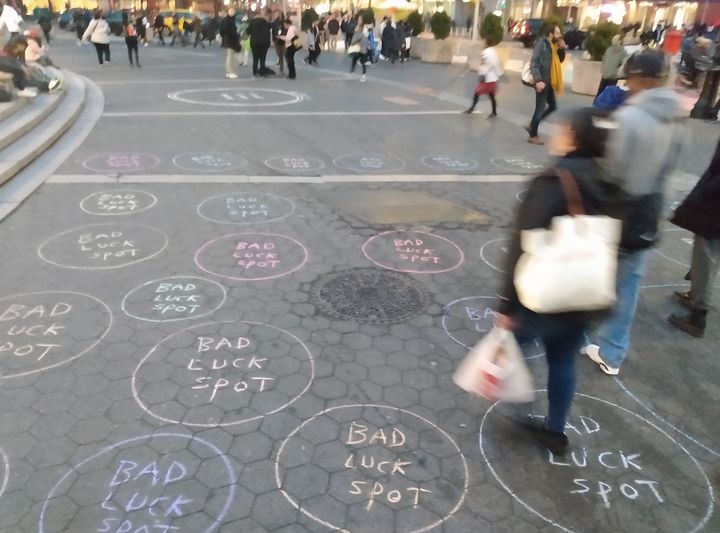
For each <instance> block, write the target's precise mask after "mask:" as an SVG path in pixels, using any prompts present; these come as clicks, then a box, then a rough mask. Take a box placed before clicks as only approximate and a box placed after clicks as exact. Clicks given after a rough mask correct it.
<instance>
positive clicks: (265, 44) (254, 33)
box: [249, 11, 272, 76]
mask: <svg viewBox="0 0 720 533" xmlns="http://www.w3.org/2000/svg"><path fill="white" fill-rule="evenodd" d="M249 32H250V49H251V50H252V56H253V76H265V75H267V66H266V65H265V61H266V59H267V53H268V49H269V48H270V38H271V36H272V27H271V26H270V22H268V19H267V18H266V16H265V14H264V13H263V12H262V11H260V12H258V13H257V14H256V15H255V17H254V18H253V19H252V20H251V21H250V29H249Z"/></svg>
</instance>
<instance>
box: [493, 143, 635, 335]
mask: <svg viewBox="0 0 720 533" xmlns="http://www.w3.org/2000/svg"><path fill="white" fill-rule="evenodd" d="M555 167H559V168H563V169H566V170H568V171H570V173H571V174H572V175H573V176H574V177H575V181H576V182H577V184H578V187H579V189H580V194H581V195H582V200H583V207H584V209H585V213H586V214H588V215H607V216H610V217H613V218H617V219H622V214H623V200H624V194H623V193H622V191H621V190H620V189H619V188H618V187H617V186H615V185H613V184H611V183H609V182H608V181H607V180H606V179H605V171H604V170H603V169H602V167H600V165H599V164H598V163H597V161H595V159H593V158H590V157H584V156H582V155H580V154H569V155H567V156H565V157H563V158H561V159H559V160H558V161H556V163H555ZM567 214H568V209H567V199H566V197H565V193H564V192H563V188H562V185H561V184H560V180H559V178H558V177H557V175H556V174H555V173H554V172H553V170H552V169H549V170H547V171H546V172H544V173H542V174H540V175H539V176H538V177H536V178H535V179H534V180H533V181H532V182H531V183H530V188H529V189H528V191H527V195H526V196H525V200H524V201H523V202H522V205H521V206H520V207H519V209H518V215H517V221H516V224H515V228H514V230H513V233H512V235H511V237H510V247H509V250H508V256H507V262H506V264H505V279H504V281H503V289H502V291H501V293H500V296H502V297H503V298H504V300H503V301H502V302H501V303H500V308H499V312H500V313H502V314H505V315H510V316H513V315H515V314H516V313H517V311H518V310H520V309H521V308H522V304H521V303H520V302H519V300H518V295H517V292H516V290H515V280H514V278H515V267H516V265H517V262H518V260H519V259H520V256H521V255H522V248H521V246H520V233H521V231H522V230H526V229H536V228H549V227H550V222H551V221H552V219H553V218H554V217H558V216H563V215H567ZM602 315H603V313H597V312H591V313H586V312H577V313H562V314H558V315H557V316H558V317H561V318H562V319H564V320H568V321H573V322H575V323H577V322H590V321H592V320H595V319H598V318H601V317H602Z"/></svg>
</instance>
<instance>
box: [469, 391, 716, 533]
mask: <svg viewBox="0 0 720 533" xmlns="http://www.w3.org/2000/svg"><path fill="white" fill-rule="evenodd" d="M537 392H544V391H542V390H540V391H537ZM589 400H592V401H593V402H597V403H599V404H602V405H601V407H600V408H595V409H588V408H587V405H588V404H589V403H590V402H589ZM497 405H498V403H495V404H493V405H492V406H490V408H489V409H488V410H487V412H486V413H485V416H483V419H482V422H481V423H480V451H481V453H482V456H483V459H484V460H485V464H486V466H487V467H488V469H489V470H490V472H491V473H492V475H493V476H494V477H495V479H496V480H497V482H498V483H499V484H500V485H501V486H502V488H503V489H504V490H505V491H506V492H507V493H508V494H510V496H511V497H512V498H513V499H514V500H515V501H516V502H517V503H519V504H520V505H522V506H523V507H524V508H525V509H527V510H528V511H529V512H530V513H532V514H534V515H535V516H537V517H538V518H540V519H542V520H544V521H545V522H547V523H548V524H550V525H552V526H554V527H556V528H557V529H559V530H561V531H564V532H566V533H575V532H580V531H587V527H588V524H593V525H594V528H595V529H596V530H598V531H610V530H612V529H614V528H615V527H616V526H617V519H618V517H620V516H622V517H624V518H623V529H624V530H626V531H633V532H634V533H645V532H647V533H655V532H656V531H675V532H677V533H683V532H688V533H696V532H698V531H700V530H702V529H703V528H704V527H705V525H706V524H707V522H708V520H709V519H710V517H711V516H712V514H713V511H714V492H713V487H712V484H711V482H710V480H709V479H708V476H707V474H706V473H705V471H704V470H703V468H702V466H701V465H700V463H699V462H698V461H697V459H695V457H693V456H692V455H691V454H690V452H689V451H688V450H687V449H686V448H685V447H684V446H683V445H682V444H680V443H679V442H677V441H676V440H675V439H674V438H673V437H672V436H670V435H669V434H668V433H666V432H665V431H664V430H663V429H661V428H660V427H658V426H657V425H655V424H654V423H652V422H651V421H649V420H648V419H646V418H644V417H643V416H641V415H639V414H637V413H635V412H633V411H630V410H629V409H626V408H625V407H622V406H620V405H617V404H614V403H612V402H609V401H607V400H603V399H601V398H596V397H594V396H589V395H587V394H580V393H576V394H575V404H574V407H573V413H574V414H575V415H578V414H579V413H582V414H581V415H579V416H577V417H576V418H574V417H572V416H571V418H570V420H568V425H567V426H566V429H565V432H566V433H567V434H568V436H569V437H570V439H571V441H572V442H573V443H574V444H573V446H572V453H568V454H567V455H566V456H564V457H555V456H553V455H552V454H550V452H548V451H547V450H543V452H542V453H537V452H536V451H535V449H534V447H535V445H534V444H533V441H532V436H531V435H530V434H529V433H528V432H527V430H525V429H523V428H520V427H515V428H513V429H512V431H513V434H512V435H508V436H507V438H504V439H501V438H499V437H498V438H497V439H496V438H490V435H491V434H493V430H492V429H489V428H488V427H487V426H488V425H491V424H492V422H490V414H491V413H492V412H493V411H494V409H495V408H496V406H497ZM581 406H582V407H581ZM611 408H612V409H611ZM613 409H614V410H615V411H614V413H613ZM618 412H619V414H620V415H622V416H617V414H616V413H618ZM495 418H496V419H497V420H502V425H501V426H500V427H497V428H496V431H495V433H496V434H499V433H502V432H506V433H509V432H510V430H509V429H508V428H507V424H512V422H508V421H507V419H506V418H505V417H503V416H498V417H495ZM608 419H610V420H612V421H613V422H614V424H608ZM656 433H657V434H659V438H658V437H655V438H653V437H652V435H655V434H656ZM496 434H493V437H495V436H496ZM706 500H707V501H706ZM680 510H681V512H678V511H680ZM633 518H635V520H632V519H633ZM629 521H631V523H628V522H629Z"/></svg>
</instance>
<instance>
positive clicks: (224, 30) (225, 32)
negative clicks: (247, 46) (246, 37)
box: [220, 15, 241, 52]
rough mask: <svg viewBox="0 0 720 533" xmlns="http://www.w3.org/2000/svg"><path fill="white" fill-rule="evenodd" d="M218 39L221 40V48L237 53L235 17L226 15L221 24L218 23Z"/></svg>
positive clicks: (237, 37)
mask: <svg viewBox="0 0 720 533" xmlns="http://www.w3.org/2000/svg"><path fill="white" fill-rule="evenodd" d="M220 37H221V38H222V43H221V45H222V47H223V48H232V49H233V50H235V51H236V52H239V51H240V49H241V47H240V36H239V35H238V32H237V26H235V17H231V16H230V15H226V16H225V17H224V18H223V19H222V22H220Z"/></svg>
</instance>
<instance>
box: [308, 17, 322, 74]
mask: <svg viewBox="0 0 720 533" xmlns="http://www.w3.org/2000/svg"><path fill="white" fill-rule="evenodd" d="M305 40H306V45H307V48H308V55H307V57H306V58H305V62H306V63H307V64H308V65H316V66H317V58H318V56H319V55H320V27H319V25H318V21H317V20H314V21H313V23H312V25H311V26H310V29H308V31H307V33H306V34H305Z"/></svg>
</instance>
